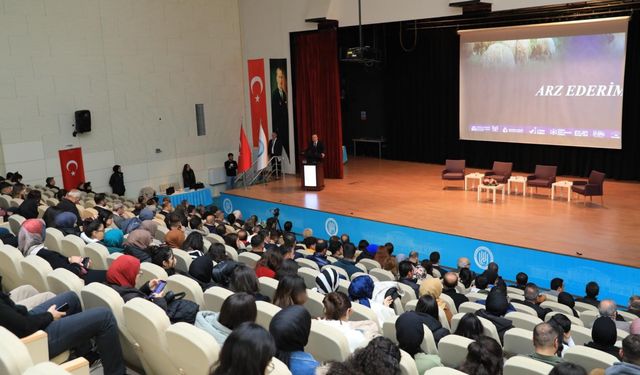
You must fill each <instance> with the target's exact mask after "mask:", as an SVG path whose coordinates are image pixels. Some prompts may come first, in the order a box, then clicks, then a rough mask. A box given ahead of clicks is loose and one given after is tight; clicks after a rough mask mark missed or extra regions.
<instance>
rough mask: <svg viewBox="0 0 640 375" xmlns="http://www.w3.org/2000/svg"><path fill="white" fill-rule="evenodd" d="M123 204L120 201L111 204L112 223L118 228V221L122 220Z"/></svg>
mask: <svg viewBox="0 0 640 375" xmlns="http://www.w3.org/2000/svg"><path fill="white" fill-rule="evenodd" d="M124 211H125V210H124V205H123V204H122V203H114V204H113V223H114V224H115V225H116V226H117V227H118V228H119V227H120V223H121V222H122V220H124V219H125V218H124V216H122V215H124Z"/></svg>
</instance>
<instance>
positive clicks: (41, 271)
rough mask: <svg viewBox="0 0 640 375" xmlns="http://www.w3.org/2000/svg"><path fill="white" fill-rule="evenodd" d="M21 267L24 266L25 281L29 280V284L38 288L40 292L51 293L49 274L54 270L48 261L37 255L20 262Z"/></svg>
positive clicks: (29, 256)
mask: <svg viewBox="0 0 640 375" xmlns="http://www.w3.org/2000/svg"><path fill="white" fill-rule="evenodd" d="M20 265H21V266H22V275H23V277H24V280H29V284H30V285H32V286H33V287H34V288H36V289H37V290H38V292H41V293H42V292H48V291H49V283H48V282H47V274H49V272H51V271H53V269H52V268H51V265H50V264H49V263H48V262H47V261H46V260H44V259H42V258H40V257H39V256H37V255H28V256H26V257H24V259H22V260H21V261H20Z"/></svg>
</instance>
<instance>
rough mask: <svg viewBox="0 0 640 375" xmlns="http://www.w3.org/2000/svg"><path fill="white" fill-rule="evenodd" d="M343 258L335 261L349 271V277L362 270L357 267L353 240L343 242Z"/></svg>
mask: <svg viewBox="0 0 640 375" xmlns="http://www.w3.org/2000/svg"><path fill="white" fill-rule="evenodd" d="M342 255H343V257H342V259H338V261H337V262H335V263H333V265H334V266H336V267H340V268H342V269H343V270H345V271H346V272H347V275H349V278H351V275H353V274H354V273H356V272H362V270H361V269H360V268H358V267H356V262H355V260H354V258H355V256H356V248H355V246H353V244H352V243H351V242H347V243H344V244H342Z"/></svg>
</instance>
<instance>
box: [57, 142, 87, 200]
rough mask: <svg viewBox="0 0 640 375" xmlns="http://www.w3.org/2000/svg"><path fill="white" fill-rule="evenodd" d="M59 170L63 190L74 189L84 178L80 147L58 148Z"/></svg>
mask: <svg viewBox="0 0 640 375" xmlns="http://www.w3.org/2000/svg"><path fill="white" fill-rule="evenodd" d="M58 155H59V156H60V170H61V172H62V183H63V185H64V188H65V190H71V189H76V188H77V187H78V185H80V184H81V183H83V182H85V180H84V163H83V162H82V148H80V147H76V148H69V149H66V150H59V151H58Z"/></svg>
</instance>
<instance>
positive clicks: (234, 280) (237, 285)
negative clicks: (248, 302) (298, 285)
mask: <svg viewBox="0 0 640 375" xmlns="http://www.w3.org/2000/svg"><path fill="white" fill-rule="evenodd" d="M278 286H279V284H278ZM259 289H260V288H259V284H258V278H257V277H256V272H255V271H254V270H253V269H251V268H250V267H248V266H246V265H244V264H238V265H237V266H235V267H234V269H233V274H232V275H231V278H230V282H229V290H231V291H232V292H234V293H238V292H245V293H249V294H251V295H252V296H254V297H255V299H256V301H265V302H271V300H270V299H269V297H267V296H264V295H262V294H260V292H259ZM305 291H306V290H305Z"/></svg>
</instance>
